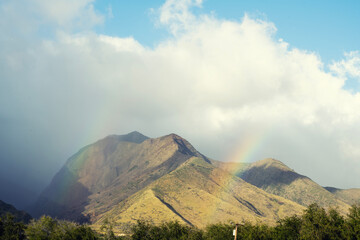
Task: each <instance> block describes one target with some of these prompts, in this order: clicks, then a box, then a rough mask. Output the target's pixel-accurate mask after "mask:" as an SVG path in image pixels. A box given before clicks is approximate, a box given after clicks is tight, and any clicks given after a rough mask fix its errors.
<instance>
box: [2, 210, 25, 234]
mask: <svg viewBox="0 0 360 240" xmlns="http://www.w3.org/2000/svg"><path fill="white" fill-rule="evenodd" d="M24 229H25V225H24V224H23V223H22V222H16V221H15V218H14V216H13V215H11V214H9V213H8V214H6V215H5V216H3V217H0V239H1V240H21V239H26V238H25V234H24Z"/></svg>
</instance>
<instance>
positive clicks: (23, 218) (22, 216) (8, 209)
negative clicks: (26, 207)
mask: <svg viewBox="0 0 360 240" xmlns="http://www.w3.org/2000/svg"><path fill="white" fill-rule="evenodd" d="M7 213H10V214H12V215H13V216H14V217H15V220H16V221H18V222H24V223H28V222H29V221H30V220H31V218H32V217H31V216H30V215H29V214H28V213H26V212H25V211H20V210H17V209H16V208H15V207H14V206H13V205H10V204H7V203H5V202H3V201H1V200H0V217H3V216H4V215H5V214H7Z"/></svg>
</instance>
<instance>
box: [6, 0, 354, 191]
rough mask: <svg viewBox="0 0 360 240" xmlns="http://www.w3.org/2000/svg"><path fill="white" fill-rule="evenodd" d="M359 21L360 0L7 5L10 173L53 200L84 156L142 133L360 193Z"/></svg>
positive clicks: (28, 0) (85, 0)
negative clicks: (113, 138)
mask: <svg viewBox="0 0 360 240" xmlns="http://www.w3.org/2000/svg"><path fill="white" fill-rule="evenodd" d="M359 10H360V2H359V1H356V0H354V1H351V0H347V1H335V0H327V1H325V0H324V1H320V0H319V1H309V0H303V1H285V0H282V1H281V0H277V1H266V0H258V1H249V0H243V1H230V0H226V1H215V0H179V1H174V0H166V1H160V0H155V1H123V0H119V1H112V0H102V1H94V0H79V1H70V0H49V1H41V0H3V1H1V2H0V33H1V34H0V176H1V177H2V178H5V179H7V181H10V182H12V183H13V184H14V186H15V185H17V186H21V187H24V188H27V189H29V190H31V191H33V192H34V194H36V193H39V192H40V191H41V190H42V189H43V188H44V187H45V186H46V185H47V184H48V183H49V182H50V180H51V178H52V177H53V176H54V174H55V173H56V172H57V171H58V170H59V169H60V167H61V166H62V165H63V164H64V162H65V161H66V160H67V159H68V158H69V157H70V156H71V155H73V154H74V153H76V151H78V150H79V149H80V148H81V147H83V146H85V145H88V144H90V143H92V142H95V141H97V140H98V139H101V138H103V137H105V136H107V135H109V134H126V133H128V132H131V131H134V130H137V131H139V132H141V133H143V134H145V135H147V136H149V137H159V136H162V135H167V134H170V133H176V134H178V135H180V136H182V137H184V138H186V139H187V140H188V141H189V142H191V143H192V144H193V145H194V146H195V148H197V149H198V150H199V151H200V152H202V153H203V154H204V155H206V156H208V157H210V158H213V159H217V160H222V161H239V162H252V161H256V160H260V159H263V158H266V157H273V158H276V159H278V160H280V161H282V162H284V163H285V164H287V165H288V166H289V167H291V168H293V169H294V170H295V171H297V172H299V173H301V174H303V175H306V176H308V177H310V178H311V179H313V180H315V181H316V182H318V183H319V184H321V185H323V186H334V187H339V188H351V187H357V188H359V187H360V179H359V176H360V124H359V123H360V111H359V109H360V93H359V92H360V85H359V81H360V31H359V26H360V15H359V14H358V12H359ZM0 197H1V192H0Z"/></svg>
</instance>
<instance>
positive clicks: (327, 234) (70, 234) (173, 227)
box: [0, 204, 360, 240]
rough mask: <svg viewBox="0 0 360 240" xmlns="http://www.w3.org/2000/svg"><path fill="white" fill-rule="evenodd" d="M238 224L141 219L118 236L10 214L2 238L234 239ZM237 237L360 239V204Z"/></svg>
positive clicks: (312, 212)
mask: <svg viewBox="0 0 360 240" xmlns="http://www.w3.org/2000/svg"><path fill="white" fill-rule="evenodd" d="M233 230H234V224H230V223H218V224H212V225H209V226H207V227H206V228H205V229H198V228H195V227H190V226H188V225H183V224H180V223H179V222H165V223H162V224H160V225H154V224H151V223H150V222H146V221H138V222H137V224H135V225H133V226H132V227H131V233H130V234H129V235H127V236H115V234H114V232H113V228H112V226H111V224H110V223H109V222H108V221H106V222H105V224H104V225H103V226H102V227H101V231H102V232H101V233H98V232H95V231H94V230H93V229H91V228H90V227H89V226H88V225H80V224H77V223H74V222H69V221H64V220H57V219H53V218H51V217H49V216H42V217H41V218H40V219H37V220H32V221H31V222H30V223H29V224H24V223H22V222H16V221H15V220H14V217H13V216H11V215H10V214H7V215H5V216H2V217H0V240H3V239H4V240H12V239H14V240H22V239H28V240H78V239H79V240H80V239H84V240H98V239H99V240H100V239H103V240H117V239H119V240H120V239H124V240H125V239H126V240H165V239H166V240H167V239H174V240H175V239H183V240H185V239H187V240H226V239H229V240H232V239H234V236H233ZM237 239H259V240H261V239H274V240H285V239H290V240H292V239H293V240H295V239H316V240H317V239H324V240H325V239H349V240H360V204H357V205H353V206H352V207H351V208H350V211H349V213H348V215H347V216H343V215H341V214H340V213H339V212H338V211H337V210H336V209H330V210H328V211H326V210H325V209H324V208H322V207H320V206H319V205H317V204H312V205H310V206H309V207H308V208H307V209H306V210H305V211H304V213H303V215H302V216H297V215H294V216H290V217H285V218H283V219H280V220H279V221H278V222H277V224H276V225H275V226H269V225H266V224H251V223H249V222H245V223H243V224H240V225H239V226H238V228H237Z"/></svg>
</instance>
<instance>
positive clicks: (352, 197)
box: [325, 187, 360, 205]
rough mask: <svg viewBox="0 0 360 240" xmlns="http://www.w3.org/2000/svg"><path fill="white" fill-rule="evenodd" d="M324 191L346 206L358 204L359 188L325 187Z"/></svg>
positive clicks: (359, 197)
mask: <svg viewBox="0 0 360 240" xmlns="http://www.w3.org/2000/svg"><path fill="white" fill-rule="evenodd" d="M325 189H326V190H328V191H329V192H331V193H332V194H334V195H335V196H336V197H338V198H339V199H341V201H343V202H346V203H347V204H350V205H353V204H356V203H360V188H351V189H339V188H334V187H325Z"/></svg>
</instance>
